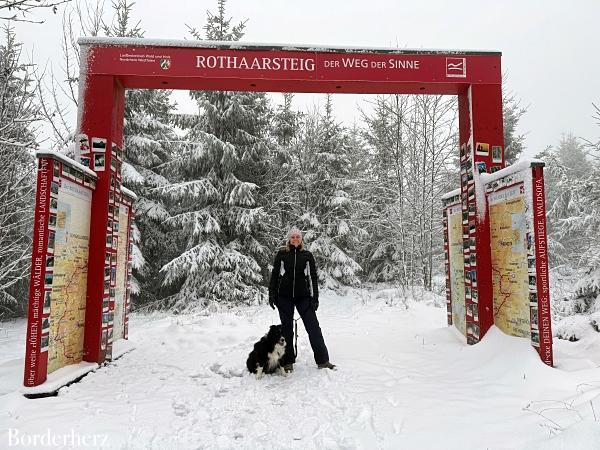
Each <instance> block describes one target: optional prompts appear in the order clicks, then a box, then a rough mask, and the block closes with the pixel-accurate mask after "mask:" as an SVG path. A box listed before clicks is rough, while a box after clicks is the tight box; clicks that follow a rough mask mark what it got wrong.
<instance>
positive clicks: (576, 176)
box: [541, 134, 600, 340]
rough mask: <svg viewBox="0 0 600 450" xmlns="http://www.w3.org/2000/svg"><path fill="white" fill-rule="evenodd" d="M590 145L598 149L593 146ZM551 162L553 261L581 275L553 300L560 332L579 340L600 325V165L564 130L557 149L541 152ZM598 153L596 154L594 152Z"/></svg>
mask: <svg viewBox="0 0 600 450" xmlns="http://www.w3.org/2000/svg"><path fill="white" fill-rule="evenodd" d="M587 150H591V151H593V150H594V149H593V147H592V148H588V149H587ZM541 156H542V157H543V158H544V160H545V161H546V163H547V165H548V169H549V170H547V171H546V187H547V198H548V199H549V201H548V203H547V204H548V218H549V221H548V222H549V227H548V236H549V242H550V243H551V244H552V245H551V246H550V248H551V250H554V251H553V252H552V253H551V255H550V256H551V258H553V259H554V261H553V259H551V262H552V264H553V266H557V265H560V267H561V268H562V270H561V275H564V274H566V275H571V278H573V279H576V282H575V284H574V286H573V292H572V293H571V294H569V295H568V296H566V297H565V298H559V299H555V300H554V301H553V304H554V306H555V312H556V313H557V314H558V315H559V317H565V319H563V320H562V321H561V322H559V324H558V326H557V327H556V328H557V329H556V332H557V335H558V336H559V337H561V338H564V339H569V340H577V339H579V338H580V337H581V336H582V335H583V334H585V330H586V329H588V330H589V329H590V327H591V328H593V329H595V330H596V331H600V301H599V300H598V298H599V296H600V238H598V236H599V235H600V194H599V193H600V165H599V164H598V160H597V156H598V155H591V157H588V156H586V148H585V147H584V144H583V143H582V142H580V141H579V140H578V139H577V138H575V137H574V136H573V135H572V134H567V135H564V136H563V138H562V139H561V141H560V143H559V145H558V147H557V148H556V149H553V148H549V149H547V150H546V151H545V152H543V153H542V154H541ZM594 156H596V158H594Z"/></svg>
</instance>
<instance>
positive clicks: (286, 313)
mask: <svg viewBox="0 0 600 450" xmlns="http://www.w3.org/2000/svg"><path fill="white" fill-rule="evenodd" d="M269 305H270V306H271V308H273V309H275V306H277V309H278V310H279V317H280V318H281V326H282V329H283V336H284V337H285V340H286V342H287V343H288V345H287V346H286V349H285V355H284V357H283V364H284V367H283V368H284V369H285V371H286V372H292V371H293V370H294V363H295V362H296V357H295V355H294V349H293V346H292V342H293V337H294V330H293V324H294V306H295V307H296V309H297V310H298V313H299V314H300V317H301V318H302V322H303V323H304V328H306V332H307V333H308V339H309V341H310V346H311V347H312V350H313V353H314V357H315V362H316V363H317V366H318V367H319V369H334V368H335V365H333V364H331V363H330V362H329V353H328V352H327V347H326V346H325V340H324V339H323V333H321V327H320V326H319V320H318V319H317V314H316V311H317V309H318V308H319V285H318V279H317V266H316V265H315V258H314V257H313V255H312V253H311V252H309V251H308V250H305V249H304V244H303V242H302V233H301V231H300V230H299V229H298V228H296V227H292V228H291V229H290V231H288V234H287V242H286V245H285V246H284V247H282V248H281V249H280V250H279V251H278V252H277V255H275V262H274V263H273V272H271V281H270V283H269Z"/></svg>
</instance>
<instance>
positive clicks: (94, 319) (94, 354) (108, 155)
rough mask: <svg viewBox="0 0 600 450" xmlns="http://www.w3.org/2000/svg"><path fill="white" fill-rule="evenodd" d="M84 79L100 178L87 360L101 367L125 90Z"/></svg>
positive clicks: (86, 116) (112, 81)
mask: <svg viewBox="0 0 600 450" xmlns="http://www.w3.org/2000/svg"><path fill="white" fill-rule="evenodd" d="M82 55H86V56H87V58H88V61H84V60H83V58H82V61H81V64H82V66H83V67H87V64H89V60H90V59H91V58H92V57H93V55H92V54H88V53H87V52H84V51H82ZM82 76H83V77H85V79H84V80H83V82H82V83H81V86H82V87H83V90H84V92H83V95H82V99H83V101H82V102H81V103H80V111H79V125H78V130H79V133H83V134H86V135H88V136H89V138H90V141H91V144H92V145H91V147H92V149H91V150H92V158H91V161H90V166H91V169H92V170H94V171H95V172H96V173H97V175H98V181H97V183H96V189H95V191H94V194H93V197H92V215H91V226H90V249H89V266H88V285H87V299H86V311H85V323H86V326H85V338H84V360H85V361H89V362H96V363H99V364H101V363H103V362H104V361H105V359H106V345H101V342H102V338H103V335H102V334H103V330H104V331H107V329H108V323H107V321H106V320H105V321H103V303H104V304H105V303H106V302H105V299H106V298H107V297H108V296H109V289H108V287H107V286H106V285H105V267H106V263H105V260H106V255H107V253H111V254H112V253H114V252H116V248H114V249H113V245H112V238H113V231H112V229H111V230H108V229H107V226H108V218H109V192H110V191H111V189H112V190H113V192H114V186H113V187H111V162H112V161H111V159H112V158H113V157H114V155H113V154H112V151H111V148H112V143H115V144H117V145H118V146H121V143H122V140H123V112H124V101H125V90H124V88H123V87H122V85H121V84H120V83H119V82H118V80H117V79H116V78H115V77H114V76H112V75H89V74H82ZM94 138H100V139H106V141H105V148H104V151H103V152H94V145H93V139H94ZM96 155H104V159H103V160H100V159H98V157H97V156H96ZM100 162H102V164H100ZM113 183H114V181H113ZM104 342H106V341H104ZM102 347H104V348H102Z"/></svg>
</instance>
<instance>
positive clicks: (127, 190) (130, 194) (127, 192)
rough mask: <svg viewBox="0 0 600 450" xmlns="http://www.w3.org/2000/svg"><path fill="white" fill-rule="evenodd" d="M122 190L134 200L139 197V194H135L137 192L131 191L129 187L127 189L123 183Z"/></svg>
mask: <svg viewBox="0 0 600 450" xmlns="http://www.w3.org/2000/svg"><path fill="white" fill-rule="evenodd" d="M121 192H122V193H123V194H125V195H126V196H127V197H130V198H132V199H134V200H137V199H138V196H137V195H135V193H134V192H133V191H130V190H129V189H127V188H126V187H125V186H123V185H121Z"/></svg>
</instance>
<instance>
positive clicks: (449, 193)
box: [442, 188, 460, 200]
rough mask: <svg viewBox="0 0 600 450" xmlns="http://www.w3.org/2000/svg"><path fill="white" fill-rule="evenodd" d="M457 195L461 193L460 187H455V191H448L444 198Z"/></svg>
mask: <svg viewBox="0 0 600 450" xmlns="http://www.w3.org/2000/svg"><path fill="white" fill-rule="evenodd" d="M455 195H460V188H457V189H454V190H453V191H450V192H447V193H445V194H444V195H442V200H446V199H448V198H451V197H454V196H455Z"/></svg>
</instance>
